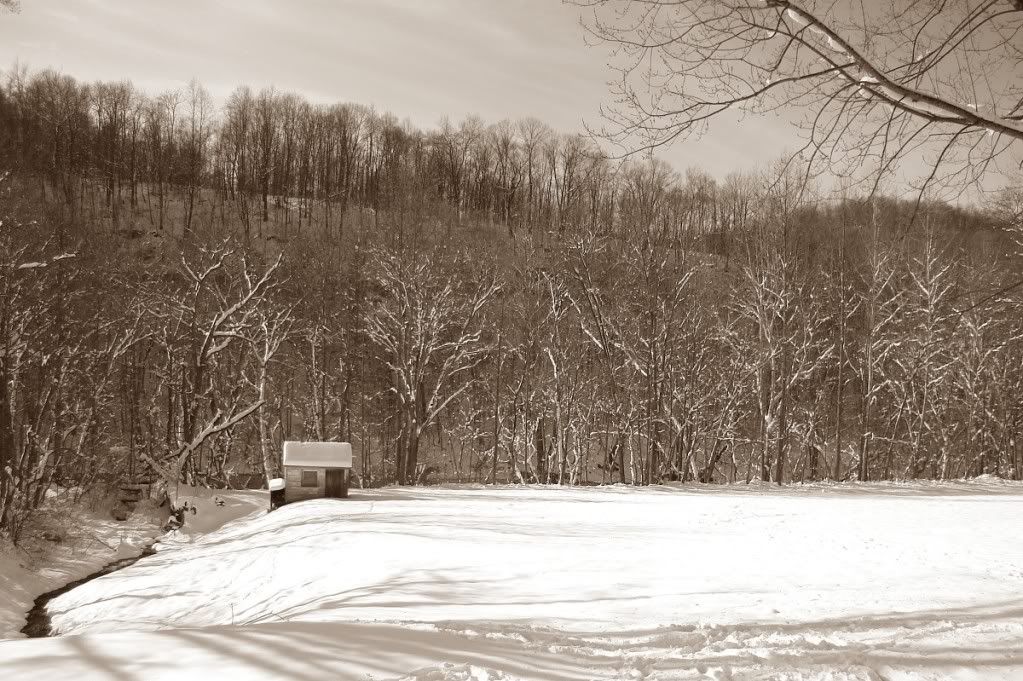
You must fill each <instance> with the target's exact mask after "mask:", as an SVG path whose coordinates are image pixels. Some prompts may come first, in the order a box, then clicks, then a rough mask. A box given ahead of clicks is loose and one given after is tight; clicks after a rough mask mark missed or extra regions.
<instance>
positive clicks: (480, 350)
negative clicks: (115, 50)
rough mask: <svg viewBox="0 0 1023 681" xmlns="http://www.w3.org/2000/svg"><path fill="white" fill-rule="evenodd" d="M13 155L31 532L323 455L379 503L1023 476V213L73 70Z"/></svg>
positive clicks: (18, 415) (13, 263) (10, 130)
mask: <svg viewBox="0 0 1023 681" xmlns="http://www.w3.org/2000/svg"><path fill="white" fill-rule="evenodd" d="M693 165H694V166H698V165H699V159H693ZM0 168H2V169H3V170H5V171H9V174H8V175H7V176H6V177H5V180H4V182H3V184H2V199H0V217H2V219H3V226H2V227H0V528H3V529H5V530H6V531H12V532H15V533H16V532H17V528H18V527H19V524H20V522H21V521H22V519H24V518H25V517H26V515H27V514H28V513H29V512H30V511H31V509H32V508H34V507H35V506H36V505H37V504H38V503H39V502H40V500H41V499H42V497H43V495H44V494H45V492H46V490H47V489H50V488H51V487H53V486H61V487H75V488H78V489H81V488H85V487H89V486H94V485H106V484H113V483H115V482H117V481H120V480H124V479H127V478H131V477H137V476H140V475H150V474H152V473H153V472H155V473H156V474H157V475H159V476H160V477H161V478H163V479H164V480H165V481H167V482H170V481H174V480H179V479H180V480H185V481H188V482H191V483H196V484H210V485H223V484H227V483H228V481H229V480H230V478H231V475H232V473H239V472H245V471H253V470H254V471H259V472H262V473H263V474H264V475H265V476H266V477H273V476H275V475H277V473H278V472H279V463H280V462H279V453H280V450H281V442H282V441H283V440H284V439H298V438H305V439H344V440H350V441H351V442H352V443H353V446H354V448H355V452H356V467H357V471H358V473H359V475H360V476H361V479H362V482H363V483H364V484H376V483H379V482H386V481H395V480H396V481H399V482H403V483H414V482H417V481H422V480H423V479H424V478H429V479H434V480H435V479H438V478H444V479H452V480H477V481H498V482H503V481H538V482H552V483H585V482H612V481H613V482H618V481H623V482H627V483H637V484H648V483H655V482H660V481H663V480H667V479H670V480H697V481H701V482H720V481H735V480H739V481H742V480H746V481H748V480H753V479H762V480H771V481H778V482H782V481H786V482H787V481H798V480H819V479H823V478H833V479H851V478H856V479H862V480H877V479H898V478H908V477H935V478H949V477H962V476H968V475H976V474H981V473H994V474H998V475H1002V476H1006V477H1014V478H1017V479H1019V478H1021V477H1023V404H1021V402H1020V400H1019V395H1021V394H1023V316H1021V314H1020V304H1021V299H1020V295H1019V291H1018V289H1017V288H1012V287H1011V284H1013V283H1014V282H1016V281H1018V280H1019V277H1020V269H1021V268H1020V261H1019V257H1018V251H1019V242H1018V241H1016V240H1015V239H1014V236H1018V232H1013V231H1012V229H1010V228H1012V227H1018V224H1017V223H1016V219H1017V218H1016V217H1014V215H1013V211H1011V210H1010V209H1009V208H1008V206H1009V205H1010V204H1009V203H1007V202H1006V203H1003V204H1002V205H1001V206H1000V208H1001V209H1004V210H995V208H996V207H991V208H990V209H985V210H983V211H981V210H965V209H956V208H952V207H949V206H947V205H944V204H941V203H936V202H929V201H924V202H917V201H908V202H907V201H900V200H896V199H891V198H883V197H871V198H852V197H850V198H847V199H845V200H842V201H836V200H825V199H824V198H822V197H821V195H820V194H819V193H818V192H816V191H815V190H814V189H813V187H808V186H807V185H806V183H805V182H804V181H803V178H802V176H801V174H800V173H799V172H798V170H799V169H798V168H792V167H790V168H788V169H786V168H784V167H783V165H782V164H778V166H776V167H774V168H771V169H766V170H760V171H755V172H736V173H735V174H733V175H731V176H729V177H728V178H726V179H725V180H724V181H720V182H718V181H715V180H714V179H713V178H711V177H709V176H708V175H706V174H704V173H702V172H700V171H698V170H689V171H687V172H686V173H685V174H679V173H676V172H675V171H674V170H672V169H671V168H670V167H669V166H668V165H666V164H664V163H662V162H659V161H655V160H643V161H641V160H628V161H624V162H620V161H617V160H612V159H610V158H608V157H607V156H606V155H605V154H603V153H602V152H601V151H600V150H599V148H598V147H597V146H596V145H595V144H593V143H592V142H591V141H589V140H588V139H587V138H585V137H583V136H580V135H564V134H558V133H555V132H554V131H552V130H551V129H550V128H548V127H547V126H545V125H544V124H542V123H540V122H539V121H536V120H525V121H520V122H515V123H509V122H500V123H496V124H491V125H488V124H484V123H483V122H482V121H479V120H477V119H474V118H470V119H466V120H465V121H463V122H461V123H459V124H457V125H452V124H449V123H447V122H443V123H441V124H440V125H439V126H438V127H437V128H436V129H431V130H418V129H415V128H414V127H412V126H410V125H408V124H402V123H399V121H398V120H397V119H396V118H395V117H394V116H391V115H389V114H381V113H377V112H375V111H373V110H372V109H370V108H367V107H363V106H358V105H350V104H346V105H335V106H319V105H313V104H310V103H309V102H307V101H305V100H304V99H302V98H300V97H297V96H294V95H288V94H282V93H278V92H276V91H273V90H264V91H261V92H258V93H254V92H252V91H250V90H249V89H247V88H240V89H238V90H237V91H236V92H235V93H234V94H232V95H231V97H230V98H229V99H228V100H227V102H226V104H225V105H224V106H223V107H222V108H221V109H217V108H216V107H214V105H213V103H212V100H211V98H210V97H209V95H208V94H207V93H206V92H205V91H204V90H203V89H202V88H201V87H200V86H199V85H198V84H194V83H193V84H192V86H191V87H190V88H188V89H187V90H185V91H183V92H174V93H165V94H161V95H158V96H150V95H147V94H144V93H142V92H140V91H139V90H137V89H136V88H134V87H133V86H132V85H131V84H130V83H96V84H84V83H79V82H76V81H75V80H74V79H72V78H71V77H68V76H64V75H60V74H56V73H53V72H50V71H44V72H41V73H37V74H31V75H30V74H28V73H26V72H20V71H19V72H13V73H9V74H7V79H6V82H5V84H4V86H3V88H2V89H0ZM1016 215H1018V213H1017V214H1016Z"/></svg>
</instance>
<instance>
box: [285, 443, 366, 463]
mask: <svg viewBox="0 0 1023 681" xmlns="http://www.w3.org/2000/svg"><path fill="white" fill-rule="evenodd" d="M284 465H285V466H309V467H310V468H319V467H326V468H351V467H352V445H351V444H350V443H348V442H285V443H284Z"/></svg>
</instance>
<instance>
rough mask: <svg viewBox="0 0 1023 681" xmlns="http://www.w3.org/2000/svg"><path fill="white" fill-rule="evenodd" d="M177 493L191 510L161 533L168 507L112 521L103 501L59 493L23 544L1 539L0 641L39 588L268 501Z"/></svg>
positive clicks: (247, 494)
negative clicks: (78, 500)
mask: <svg viewBox="0 0 1023 681" xmlns="http://www.w3.org/2000/svg"><path fill="white" fill-rule="evenodd" d="M180 499H181V502H182V503H183V502H184V501H188V502H189V504H190V506H191V507H194V508H195V509H196V513H195V514H189V515H188V517H187V518H186V524H185V526H184V527H182V528H180V529H178V530H175V531H173V532H171V533H170V534H167V535H162V532H161V527H162V526H163V524H164V521H165V520H166V515H167V514H166V511H165V510H164V509H159V508H156V507H155V506H154V505H153V504H152V503H150V502H144V503H142V504H140V505H139V508H138V509H137V510H136V512H134V513H132V514H131V515H130V516H129V517H128V519H127V520H126V521H117V520H114V519H112V518H111V517H110V513H109V509H108V508H106V507H104V506H102V505H100V506H98V507H96V508H89V507H87V506H86V505H85V504H78V505H75V506H74V507H73V508H71V507H69V506H68V504H66V503H63V502H62V501H61V500H60V499H54V500H52V502H50V503H48V504H47V506H45V507H44V509H43V510H42V511H41V512H40V513H39V514H38V516H37V519H36V520H35V521H34V523H33V526H32V527H31V528H30V529H29V531H28V532H27V533H26V536H25V537H24V539H23V541H22V545H21V546H18V547H15V546H11V545H5V546H3V549H2V551H0V640H2V639H10V638H21V637H22V636H23V634H22V633H21V628H22V627H23V626H24V625H25V615H26V613H27V612H28V611H29V609H30V608H31V607H32V604H33V602H34V601H35V599H36V598H37V597H39V596H40V595H41V594H44V593H47V592H49V591H52V590H55V589H58V588H60V587H62V586H63V585H65V584H68V583H70V582H74V581H76V580H79V579H82V578H84V577H87V576H89V575H91V574H93V573H95V572H97V571H98V570H100V569H101V568H102V567H103V566H105V565H108V564H109V563H112V562H114V561H117V560H121V559H125V558H130V557H133V556H137V555H138V554H139V553H141V552H142V550H143V549H144V548H145V547H146V546H147V545H149V544H150V543H151V542H152V541H153V540H154V539H156V538H161V543H162V544H165V545H169V546H173V545H177V544H182V543H189V542H191V541H194V540H195V538H196V537H198V536H201V535H203V534H205V533H207V532H210V531H211V530H214V529H217V528H219V527H221V526H223V525H224V524H225V523H227V522H231V521H233V520H237V519H238V518H242V517H244V516H247V515H253V514H256V515H258V514H259V513H263V512H265V511H266V504H267V503H268V502H267V497H266V494H265V493H260V492H252V491H230V492H219V493H218V492H215V491H211V490H204V489H192V488H185V489H183V490H182V491H181V496H180ZM43 535H47V536H49V537H50V539H46V538H44V536H43ZM54 539H59V541H53V540H54ZM157 548H161V547H160V545H159V544H158V545H157Z"/></svg>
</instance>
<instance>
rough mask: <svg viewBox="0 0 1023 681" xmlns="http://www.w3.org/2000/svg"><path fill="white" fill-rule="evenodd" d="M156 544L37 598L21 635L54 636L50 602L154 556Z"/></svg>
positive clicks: (148, 545)
mask: <svg viewBox="0 0 1023 681" xmlns="http://www.w3.org/2000/svg"><path fill="white" fill-rule="evenodd" d="M155 543H156V542H155V541H154V542H152V543H150V544H147V545H146V547H145V548H144V549H142V553H140V554H139V555H137V556H129V557H128V558H119V559H117V560H115V561H112V562H110V563H107V564H106V565H104V566H103V567H101V568H100V569H99V570H97V571H96V572H93V573H92V574H91V575H87V576H85V577H82V578H81V579H76V580H75V581H73V582H69V583H67V584H65V585H64V586H62V587H60V588H59V589H54V590H53V591H47V592H46V593H44V594H43V595H41V596H39V597H38V598H36V599H35V601H34V602H33V603H32V609H31V610H29V611H28V615H27V616H26V617H25V626H24V627H22V629H21V633H23V634H25V636H27V637H29V638H44V637H46V636H53V635H54V634H53V632H52V631H51V630H50V613H49V612H47V610H46V606H47V605H49V603H50V601H52V600H53V599H54V598H56V597H57V596H60V595H61V594H65V593H67V592H68V591H71V589H74V588H75V587H78V586H81V585H82V584H85V583H86V582H88V581H90V580H93V579H96V578H97V577H102V576H103V575H109V574H110V573H111V572H117V571H118V570H121V569H123V568H126V567H128V566H129V565H134V564H135V563H137V562H138V561H139V559H141V558H145V557H146V556H151V555H153V554H154V553H156V548H155V547H154V544H155Z"/></svg>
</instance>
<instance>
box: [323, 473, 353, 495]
mask: <svg viewBox="0 0 1023 681" xmlns="http://www.w3.org/2000/svg"><path fill="white" fill-rule="evenodd" d="M345 473H347V471H346V470H345V469H343V468H328V469H327V478H326V483H325V485H326V489H325V490H324V495H325V496H328V497H335V498H342V497H347V496H348V477H347V476H346V475H345Z"/></svg>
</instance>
